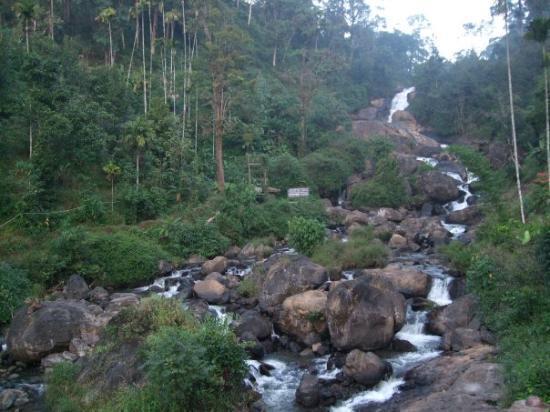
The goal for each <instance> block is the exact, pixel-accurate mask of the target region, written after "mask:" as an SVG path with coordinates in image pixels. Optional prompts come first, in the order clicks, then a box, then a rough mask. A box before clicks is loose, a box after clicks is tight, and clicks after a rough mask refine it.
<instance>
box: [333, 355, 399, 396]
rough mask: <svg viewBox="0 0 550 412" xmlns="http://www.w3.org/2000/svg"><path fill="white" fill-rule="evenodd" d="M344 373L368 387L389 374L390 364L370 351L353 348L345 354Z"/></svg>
mask: <svg viewBox="0 0 550 412" xmlns="http://www.w3.org/2000/svg"><path fill="white" fill-rule="evenodd" d="M344 374H346V375H347V376H349V377H350V378H352V379H353V380H354V381H356V382H357V383H360V384H361V385H364V386H366V387H369V388H370V387H372V386H374V385H376V384H377V383H378V382H380V381H381V380H382V379H384V377H386V376H387V375H389V374H391V366H390V365H389V364H388V363H386V362H384V361H383V360H382V359H380V358H379V357H378V356H376V355H375V354H374V353H372V352H367V353H365V352H361V351H360V350H357V349H354V350H352V351H351V352H350V353H348V355H347V356H346V364H345V366H344Z"/></svg>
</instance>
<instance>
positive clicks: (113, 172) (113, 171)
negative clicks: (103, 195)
mask: <svg viewBox="0 0 550 412" xmlns="http://www.w3.org/2000/svg"><path fill="white" fill-rule="evenodd" d="M103 171H104V172H105V173H106V174H107V180H109V181H110V182H111V215H112V214H113V213H114V211H115V178H116V177H117V176H118V175H119V174H120V173H121V171H122V170H121V169H120V166H117V165H116V164H114V163H113V162H112V161H111V162H109V163H107V164H106V165H105V166H103Z"/></svg>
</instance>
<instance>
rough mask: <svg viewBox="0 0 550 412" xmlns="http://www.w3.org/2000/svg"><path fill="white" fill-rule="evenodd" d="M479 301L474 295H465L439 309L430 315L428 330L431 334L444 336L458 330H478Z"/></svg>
mask: <svg viewBox="0 0 550 412" xmlns="http://www.w3.org/2000/svg"><path fill="white" fill-rule="evenodd" d="M477 310H478V302H477V299H476V298H475V297H474V296H473V295H465V296H463V297H461V298H459V299H457V300H455V301H454V302H453V303H451V304H450V305H448V306H446V307H444V308H437V309H435V310H433V311H432V312H430V314H429V315H428V323H427V325H426V328H427V330H428V332H429V333H433V334H436V335H440V336H442V335H444V334H445V333H446V332H449V331H452V330H454V329H456V328H468V327H469V328H472V329H477V328H476V327H473V326H475V323H477V322H478V321H477V319H476V314H477Z"/></svg>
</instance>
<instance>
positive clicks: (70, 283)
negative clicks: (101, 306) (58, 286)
mask: <svg viewBox="0 0 550 412" xmlns="http://www.w3.org/2000/svg"><path fill="white" fill-rule="evenodd" d="M88 292H90V288H89V287H88V284H87V283H86V281H85V280H84V278H82V277H81V276H79V275H72V276H71V277H69V279H68V280H67V283H66V284H65V287H64V288H63V294H64V295H65V296H66V297H67V299H77V300H78V299H86V297H87V296H88Z"/></svg>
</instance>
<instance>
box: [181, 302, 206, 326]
mask: <svg viewBox="0 0 550 412" xmlns="http://www.w3.org/2000/svg"><path fill="white" fill-rule="evenodd" d="M186 306H187V309H188V310H189V311H190V312H191V314H192V315H193V316H194V317H195V319H198V320H200V321H203V320H205V319H206V317H207V316H209V314H210V308H209V306H208V303H206V302H205V301H204V300H201V299H190V300H188V301H187V305H186Z"/></svg>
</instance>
